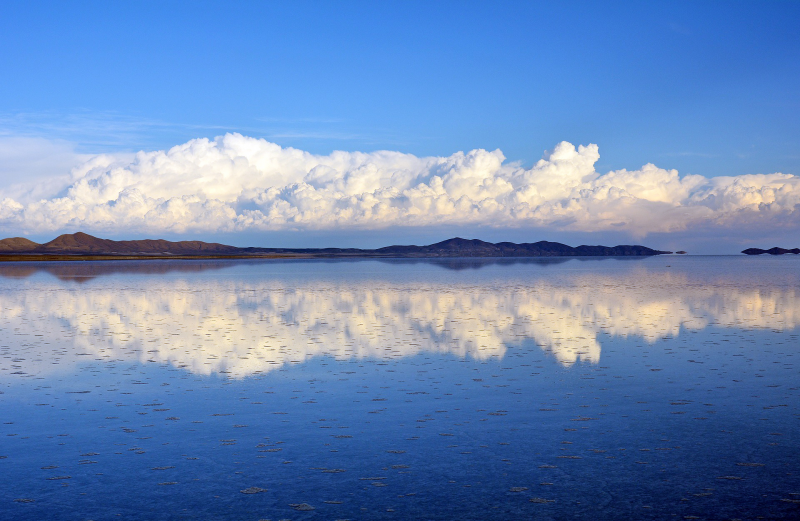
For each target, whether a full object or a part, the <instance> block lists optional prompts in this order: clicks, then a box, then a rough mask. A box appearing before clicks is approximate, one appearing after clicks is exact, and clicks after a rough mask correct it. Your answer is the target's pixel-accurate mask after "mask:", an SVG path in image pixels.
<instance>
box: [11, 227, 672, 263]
mask: <svg viewBox="0 0 800 521" xmlns="http://www.w3.org/2000/svg"><path fill="white" fill-rule="evenodd" d="M667 253H672V252H669V251H660V250H654V249H652V248H647V247H645V246H638V245H619V246H586V245H582V246H578V247H572V246H567V245H566V244H561V243H559V242H548V241H539V242H533V243H521V244H517V243H513V242H498V243H491V242H486V241H481V240H478V239H462V238H460V237H455V238H452V239H447V240H445V241H442V242H437V243H436V244H429V245H427V246H413V245H408V246H400V245H398V246H386V247H383V248H378V249H374V250H369V249H359V248H255V247H250V248H239V247H236V246H228V245H225V244H219V243H207V242H202V241H178V242H172V241H166V240H163V239H144V240H133V241H114V240H110V239H100V238H98V237H93V236H91V235H89V234H86V233H82V232H78V233H74V234H64V235H60V236H59V237H56V238H55V239H53V240H52V241H50V242H46V243H44V244H39V243H36V242H33V241H30V240H28V239H25V238H21V237H14V238H9V239H2V240H0V260H79V259H84V260H100V259H102V260H105V259H109V260H110V259H139V258H147V259H152V258H170V259H176V258H320V257H322V258H329V257H336V258H357V257H372V258H381V257H384V258H431V257H433V258H438V257H598V256H602V257H616V256H624V257H630V256H650V255H661V254H667Z"/></svg>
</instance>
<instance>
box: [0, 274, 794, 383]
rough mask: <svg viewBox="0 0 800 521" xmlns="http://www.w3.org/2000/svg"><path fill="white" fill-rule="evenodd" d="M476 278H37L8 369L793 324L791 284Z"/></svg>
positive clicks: (486, 348)
mask: <svg viewBox="0 0 800 521" xmlns="http://www.w3.org/2000/svg"><path fill="white" fill-rule="evenodd" d="M555 275H556V274H554V273H550V274H549V276H547V277H542V276H539V277H538V278H536V277H533V278H523V279H520V278H515V279H504V278H499V279H491V280H488V281H471V282H469V283H467V282H464V283H456V284H453V283H445V282H442V283H437V282H431V281H430V280H426V281H414V282H408V283H402V282H397V281H387V280H380V279H376V280H361V279H359V280H358V282H357V283H354V282H353V281H348V280H345V279H337V280H330V279H324V278H323V279H321V280H308V279H301V280H303V281H304V282H301V283H298V282H297V280H300V279H293V280H290V281H287V280H285V279H283V278H235V277H229V278H219V279H214V278H212V277H201V278H193V276H192V275H191V274H190V275H187V276H183V277H182V278H164V277H150V278H146V279H143V280H138V281H136V282H135V283H132V282H131V279H129V278H128V279H125V278H109V279H105V280H107V281H109V283H108V284H100V283H94V284H89V285H88V286H87V285H86V284H81V285H76V284H65V283H63V282H52V281H45V282H42V281H33V280H24V281H22V286H21V287H20V285H19V284H20V281H13V282H12V283H10V284H9V283H7V284H6V285H5V286H4V287H3V288H2V291H0V307H2V309H3V313H2V316H1V317H0V339H1V340H2V344H0V355H2V357H1V358H0V374H2V375H10V374H18V375H23V376H24V375H32V374H47V373H51V372H53V371H54V370H58V368H59V367H63V366H71V365H73V364H77V363H83V362H91V361H95V360H103V361H108V362H110V361H139V362H143V363H144V362H148V361H154V362H159V363H168V364H171V365H173V366H175V367H179V368H182V369H184V370H187V371H191V372H192V373H195V374H203V375H209V374H214V373H224V374H227V375H228V376H230V377H235V378H241V377H245V376H248V375H253V374H258V373H263V372H268V371H270V370H272V369H275V368H278V367H281V366H283V365H285V364H288V363H293V362H302V361H304V360H306V359H307V358H309V357H314V356H320V355H325V356H332V357H335V358H336V359H351V358H357V359H364V358H371V359H381V360H387V359H395V358H400V357H407V356H413V355H415V354H419V353H423V352H430V353H449V354H452V355H455V356H458V357H469V358H473V359H478V360H486V359H491V358H496V359H499V358H502V357H503V356H504V355H505V353H506V351H507V349H509V348H513V347H515V346H521V345H523V344H530V342H534V343H535V344H536V345H538V346H539V347H540V348H541V349H542V350H544V351H546V352H547V353H549V354H550V355H552V356H553V357H554V358H555V359H556V360H557V361H558V362H560V363H561V364H563V365H565V366H569V365H572V364H574V363H576V362H578V361H582V362H588V363H597V362H598V361H599V360H600V355H601V341H602V339H603V336H604V335H611V336H617V337H635V338H641V339H643V340H644V341H646V342H654V341H656V340H658V339H661V338H666V337H670V336H677V335H678V334H680V332H681V330H682V329H692V330H699V329H702V328H705V327H707V326H710V325H715V326H721V327H731V328H745V329H753V328H767V329H778V330H784V329H791V328H795V327H797V326H798V324H800V298H799V297H800V295H798V290H797V289H796V288H795V287H793V286H788V285H773V286H765V285H764V284H757V285H756V284H755V283H754V284H752V285H750V286H747V285H737V286H734V285H731V284H722V283H720V284H700V283H697V282H696V281H693V280H691V279H690V278H689V277H688V276H687V275H686V274H682V273H677V274H676V273H671V272H664V271H662V272H651V271H648V270H646V269H644V268H636V269H633V270H627V271H625V272H624V273H618V274H614V272H610V273H606V274H602V273H597V272H592V273H587V272H580V271H578V272H559V273H558V274H557V276H555Z"/></svg>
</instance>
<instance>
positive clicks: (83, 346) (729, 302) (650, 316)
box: [0, 256, 800, 521]
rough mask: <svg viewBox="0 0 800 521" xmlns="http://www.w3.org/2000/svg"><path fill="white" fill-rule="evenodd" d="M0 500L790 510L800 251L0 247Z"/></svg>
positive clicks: (242, 509) (341, 507)
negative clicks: (518, 253) (365, 256)
mask: <svg viewBox="0 0 800 521" xmlns="http://www.w3.org/2000/svg"><path fill="white" fill-rule="evenodd" d="M0 309H2V314H0V391H2V394H0V407H1V409H0V411H2V413H1V418H0V420H2V421H1V422H0V518H2V519H22V520H25V519H37V520H39V519H50V520H86V519H93V520H112V519H114V520H116V519H159V520H161V519H163V520H167V519H169V520H171V519H201V520H211V519H214V520H216V519H231V520H253V521H257V520H261V519H273V520H280V519H292V520H304V519H530V518H536V519H566V518H570V519H623V518H630V519H697V518H699V519H735V518H739V519H755V518H756V517H758V516H763V517H764V518H767V519H781V518H784V519H797V518H798V517H800V330H799V326H800V259H799V258H797V257H795V256H791V257H789V256H785V257H770V258H764V257H744V256H743V257H651V258H628V259H608V258H605V259H549V260H527V261H526V260H510V261H482V260H474V259H470V260H458V259H455V260H443V261H431V262H422V261H399V260H398V261H376V260H360V261H343V262H326V261H289V262H282V261H209V262H205V261H202V262H201V261H145V262H127V261H116V262H74V263H27V264H26V263H3V264H0Z"/></svg>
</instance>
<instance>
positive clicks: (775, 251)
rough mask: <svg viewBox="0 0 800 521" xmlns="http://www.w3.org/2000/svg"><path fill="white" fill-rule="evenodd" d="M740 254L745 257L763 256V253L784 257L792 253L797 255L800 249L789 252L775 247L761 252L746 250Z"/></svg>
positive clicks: (760, 250)
mask: <svg viewBox="0 0 800 521" xmlns="http://www.w3.org/2000/svg"><path fill="white" fill-rule="evenodd" d="M742 253H744V254H745V255H763V254H765V253H768V254H770V255H785V254H787V253H793V254H795V255H797V254H800V248H792V249H791V250H787V249H785V248H778V247H777V246H776V247H774V248H770V249H768V250H762V249H761V248H747V249H746V250H742Z"/></svg>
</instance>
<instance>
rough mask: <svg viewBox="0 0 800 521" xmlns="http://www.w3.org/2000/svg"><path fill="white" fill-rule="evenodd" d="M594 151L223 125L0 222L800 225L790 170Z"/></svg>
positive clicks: (242, 227)
mask: <svg viewBox="0 0 800 521" xmlns="http://www.w3.org/2000/svg"><path fill="white" fill-rule="evenodd" d="M599 157H600V154H599V150H598V147H597V145H592V144H590V145H587V146H578V147H577V148H576V147H575V146H574V145H572V144H570V143H567V142H561V143H559V144H558V145H556V147H555V148H554V149H553V150H551V151H548V152H546V153H545V154H544V156H543V157H542V159H541V160H540V161H538V162H537V163H536V164H534V165H533V166H532V167H531V168H523V167H522V166H521V165H520V164H519V163H514V162H507V161H506V160H505V157H504V156H503V154H502V152H500V150H495V151H486V150H473V151H470V152H467V153H464V152H458V153H455V154H453V155H451V156H447V157H417V156H414V155H411V154H404V153H400V152H392V151H379V152H371V153H362V152H333V153H332V154H330V155H314V154H311V153H308V152H305V151H302V150H298V149H294V148H282V147H280V146H278V145H276V144H274V143H270V142H268V141H265V140H263V139H255V138H251V137H246V136H242V135H240V134H226V135H224V136H221V137H217V138H215V139H213V140H209V139H195V140H192V141H189V142H187V143H185V144H182V145H179V146H176V147H173V148H171V149H169V150H165V151H164V150H162V151H155V152H139V153H137V154H134V155H131V154H126V155H114V154H103V155H96V156H93V157H90V158H89V159H88V160H85V161H84V162H83V163H82V164H80V165H79V166H77V167H75V168H73V169H72V170H71V172H70V175H69V176H62V177H59V176H54V177H53V178H52V179H50V180H49V181H48V182H43V181H42V180H36V181H34V182H31V183H30V185H29V186H28V188H27V189H23V188H22V187H21V186H20V185H19V184H17V185H15V186H14V187H13V190H11V189H10V188H9V187H8V186H6V187H0V227H2V228H5V229H7V230H14V231H20V230H21V231H24V232H28V233H41V232H48V231H56V230H77V229H81V230H85V231H95V232H113V233H120V232H136V233H143V232H162V233H164V232H166V233H187V232H240V231H261V230H263V231H283V230H326V229H336V230H369V229H382V228H389V227H393V226H412V227H426V226H434V225H436V226H439V225H456V226H465V225H468V226H472V225H477V226H493V227H502V228H520V227H541V228H549V229H555V230H565V231H581V232H599V231H617V232H619V231H622V232H626V233H628V234H630V235H631V236H632V237H637V238H641V237H644V236H646V235H647V234H650V233H655V232H679V231H682V230H686V229H690V228H694V227H712V228H713V227H721V228H727V229H741V228H742V227H747V228H754V229H758V228H762V227H764V226H770V227H778V228H782V227H783V228H795V227H798V225H800V177H798V176H795V175H790V174H782V173H773V174H753V175H740V176H721V177H713V178H706V177H703V176H699V175H686V176H683V177H681V176H679V175H678V172H677V171H676V170H665V169H662V168H658V167H656V166H655V165H653V164H646V165H644V166H643V167H641V168H640V169H638V170H616V171H611V172H607V173H604V174H601V173H599V172H597V171H596V170H595V164H596V162H597V161H598V159H599ZM43 187H45V188H43ZM44 191H47V193H43V192H44Z"/></svg>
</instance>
